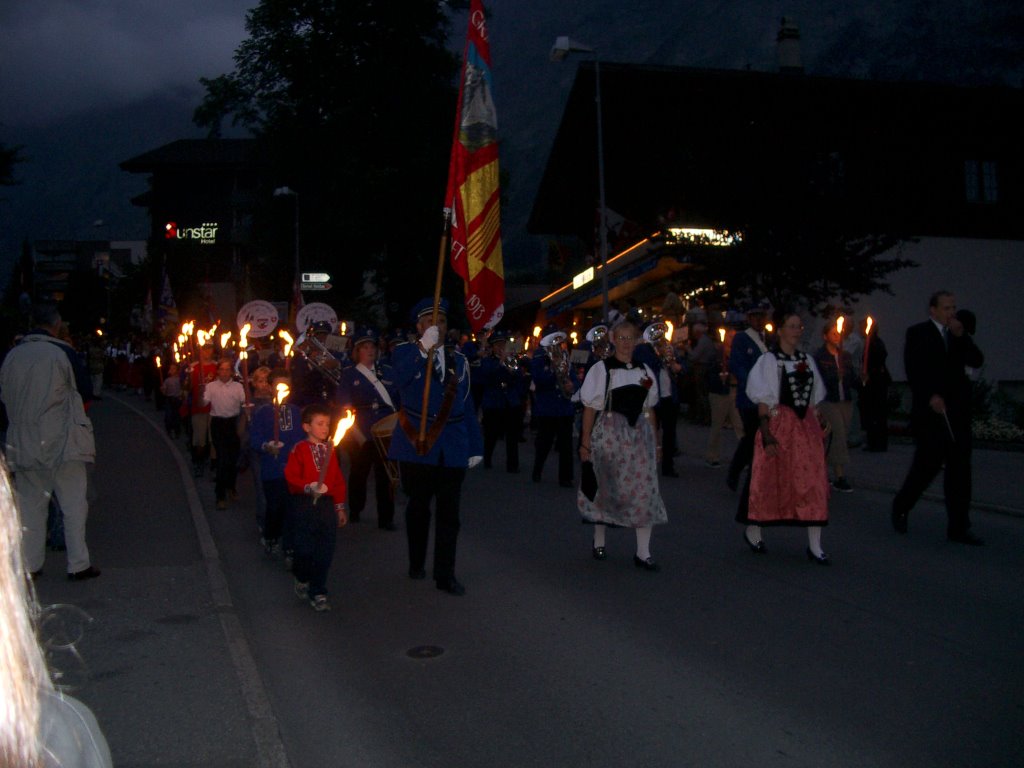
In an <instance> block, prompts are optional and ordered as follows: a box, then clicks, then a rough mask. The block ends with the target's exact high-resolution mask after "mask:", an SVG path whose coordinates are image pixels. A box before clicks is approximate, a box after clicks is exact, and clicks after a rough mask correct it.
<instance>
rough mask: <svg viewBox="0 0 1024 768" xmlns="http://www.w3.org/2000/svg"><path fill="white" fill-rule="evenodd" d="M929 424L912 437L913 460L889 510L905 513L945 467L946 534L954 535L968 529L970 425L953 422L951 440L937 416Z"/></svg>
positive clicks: (940, 418) (969, 504) (969, 519)
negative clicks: (953, 436) (952, 436)
mask: <svg viewBox="0 0 1024 768" xmlns="http://www.w3.org/2000/svg"><path fill="white" fill-rule="evenodd" d="M929 421H930V425H929V428H927V429H920V430H917V431H918V432H920V436H917V435H915V437H914V445H915V447H914V459H913V461H912V462H911V464H910V470H909V471H908V472H907V477H906V479H905V480H904V481H903V487H901V488H900V490H899V491H898V492H897V494H896V497H895V498H894V499H893V502H892V508H893V511H894V512H900V513H903V514H907V513H909V512H910V510H911V509H913V508H914V505H915V504H916V503H917V501H918V499H920V498H921V494H923V493H924V492H925V491H926V490H927V489H928V486H929V485H931V483H932V481H933V480H934V479H935V476H936V475H938V474H939V472H940V471H941V470H942V468H943V465H945V473H944V474H943V477H942V488H943V493H944V495H945V497H946V516H947V522H946V532H947V534H949V535H950V536H958V535H960V534H964V533H966V532H967V531H968V530H970V527H971V518H970V507H971V487H972V478H971V432H970V425H969V422H967V423H963V424H959V423H957V422H956V421H954V422H953V434H954V435H955V438H951V437H950V435H949V429H948V428H947V427H946V424H945V420H943V419H942V416H941V415H939V414H933V417H932V418H930V419H929Z"/></svg>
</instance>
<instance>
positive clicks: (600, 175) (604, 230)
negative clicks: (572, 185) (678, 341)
mask: <svg viewBox="0 0 1024 768" xmlns="http://www.w3.org/2000/svg"><path fill="white" fill-rule="evenodd" d="M570 53H592V54H594V88H595V91H596V94H595V99H594V100H595V102H596V104H597V192H598V205H599V206H600V208H601V223H600V228H601V232H600V248H601V293H602V309H601V312H602V320H604V321H607V320H608V319H609V317H608V208H607V206H606V205H605V198H604V119H603V118H602V116H601V58H600V56H598V53H597V49H596V48H591V47H590V46H588V45H583V44H582V43H579V42H577V41H575V40H571V39H570V38H569V36H568V35H561V36H559V37H557V38H555V44H554V45H553V46H552V47H551V60H552V61H564V60H565V58H566V57H567V56H568V55H569V54H570Z"/></svg>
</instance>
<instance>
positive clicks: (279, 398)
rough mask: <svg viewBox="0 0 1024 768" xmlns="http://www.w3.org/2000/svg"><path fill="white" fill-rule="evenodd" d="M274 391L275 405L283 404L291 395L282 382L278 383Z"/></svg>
mask: <svg viewBox="0 0 1024 768" xmlns="http://www.w3.org/2000/svg"><path fill="white" fill-rule="evenodd" d="M276 389H277V394H276V395H275V396H274V402H275V403H276V404H277V405H280V404H281V403H283V402H284V399H285V398H286V397H288V395H290V394H291V389H290V388H289V387H288V385H287V384H285V383H284V382H283V381H281V382H278V384H277V387H276Z"/></svg>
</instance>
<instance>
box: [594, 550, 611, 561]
mask: <svg viewBox="0 0 1024 768" xmlns="http://www.w3.org/2000/svg"><path fill="white" fill-rule="evenodd" d="M591 552H593V554H594V559H595V560H607V559H608V551H607V550H606V549H605V548H604V547H594V548H593V549H592V550H591Z"/></svg>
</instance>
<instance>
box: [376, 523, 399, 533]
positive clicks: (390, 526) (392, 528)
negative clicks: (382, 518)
mask: <svg viewBox="0 0 1024 768" xmlns="http://www.w3.org/2000/svg"><path fill="white" fill-rule="evenodd" d="M377 527H378V528H380V529H381V530H384V531H397V530H398V526H397V525H395V524H394V523H392V522H387V523H377Z"/></svg>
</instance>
